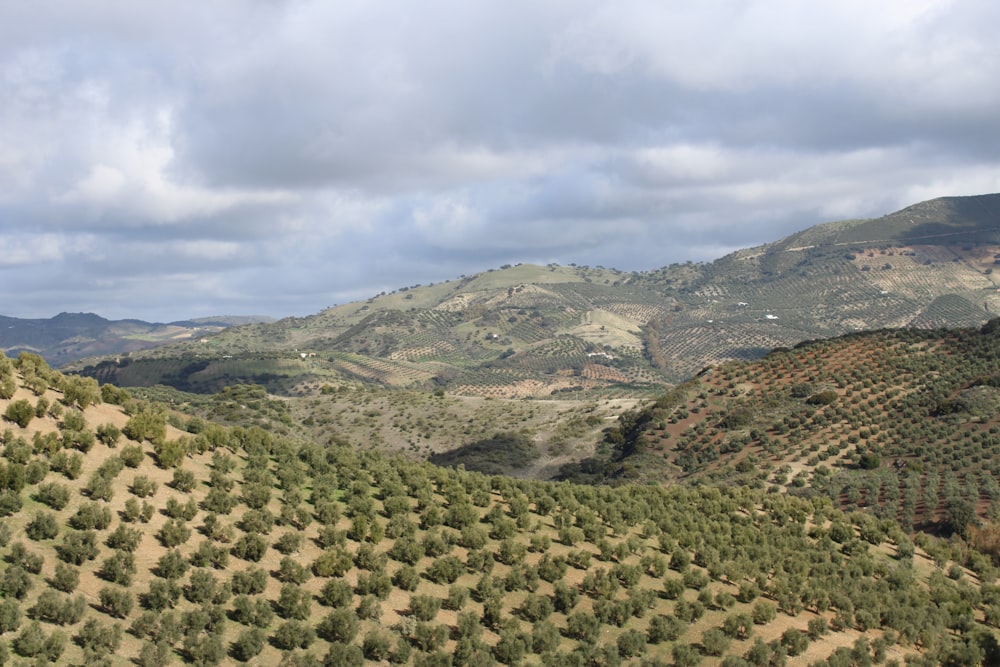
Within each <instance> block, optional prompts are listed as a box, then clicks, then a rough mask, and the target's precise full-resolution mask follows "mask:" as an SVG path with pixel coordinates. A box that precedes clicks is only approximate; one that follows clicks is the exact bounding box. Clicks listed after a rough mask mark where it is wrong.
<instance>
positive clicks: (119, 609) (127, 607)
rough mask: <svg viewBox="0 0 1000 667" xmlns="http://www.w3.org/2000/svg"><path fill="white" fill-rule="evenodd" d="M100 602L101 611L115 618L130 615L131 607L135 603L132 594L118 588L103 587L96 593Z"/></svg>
mask: <svg viewBox="0 0 1000 667" xmlns="http://www.w3.org/2000/svg"><path fill="white" fill-rule="evenodd" d="M98 598H99V599H100V602H101V609H103V610H104V612H105V613H106V614H108V615H110V616H114V617H115V618H125V617H126V616H128V615H129V614H130V613H132V605H133V604H134V603H135V600H134V598H133V597H132V594H131V593H129V592H128V591H127V590H124V589H122V588H118V587H111V586H105V587H104V588H102V589H101V590H100V592H99V593H98Z"/></svg>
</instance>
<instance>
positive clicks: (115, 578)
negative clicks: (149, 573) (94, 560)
mask: <svg viewBox="0 0 1000 667" xmlns="http://www.w3.org/2000/svg"><path fill="white" fill-rule="evenodd" d="M135 573H136V567H135V556H133V555H132V553H131V552H129V551H122V550H120V549H116V550H115V551H114V552H112V554H111V555H110V556H108V557H107V558H105V559H104V562H103V563H101V569H100V570H99V572H98V576H100V577H101V578H102V579H104V580H105V581H110V582H111V583H113V584H118V585H120V586H130V585H132V577H133V576H134V575H135Z"/></svg>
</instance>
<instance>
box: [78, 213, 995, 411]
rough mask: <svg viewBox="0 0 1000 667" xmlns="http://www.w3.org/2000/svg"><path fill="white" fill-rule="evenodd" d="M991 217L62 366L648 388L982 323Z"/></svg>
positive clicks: (605, 393)
mask: <svg viewBox="0 0 1000 667" xmlns="http://www.w3.org/2000/svg"><path fill="white" fill-rule="evenodd" d="M998 219H1000V195H983V196H979V197H958V198H954V197H952V198H944V199H937V200H932V201H929V202H924V203H921V204H917V205H915V206H911V207H909V208H906V209H904V210H902V211H899V212H897V213H893V214H891V215H887V216H884V217H882V218H877V219H873V220H854V221H843V222H834V223H829V224H825V225H818V226H816V227H812V228H810V229H806V230H803V231H802V232H799V233H796V234H793V235H792V236H789V237H788V238H785V239H782V240H779V241H777V242H775V243H771V244H767V245H764V246H760V247H757V248H750V249H746V250H741V251H738V252H735V253H733V254H731V255H728V256H726V257H723V258H721V259H719V260H717V261H714V262H711V263H706V264H691V263H688V264H675V265H671V266H667V267H664V268H662V269H658V270H653V271H644V272H623V271H617V270H613V269H604V268H600V267H597V268H594V267H577V266H568V267H567V266H558V265H549V266H544V267H543V266H531V265H517V266H504V267H501V268H499V269H496V270H490V271H486V272H483V273H480V274H477V275H473V276H464V277H462V278H460V279H457V280H452V281H446V282H443V283H439V284H436V285H413V286H410V287H406V288H401V289H399V290H397V291H395V292H392V293H390V294H379V295H375V296H373V297H372V298H370V299H368V300H366V301H364V302H357V303H351V304H346V305H342V306H336V307H333V308H330V309H327V310H325V311H323V312H321V313H318V314H316V315H313V316H310V317H304V318H288V319H285V320H281V321H279V322H275V323H269V324H255V325H249V326H242V327H233V328H229V329H226V330H225V331H222V332H220V333H218V334H217V335H214V336H203V337H198V338H195V339H191V340H188V341H186V342H180V343H175V344H171V345H168V346H164V347H159V348H156V349H153V350H145V351H137V352H133V353H132V354H129V355H127V356H125V357H121V358H115V359H108V358H104V359H101V358H91V359H87V360H84V361H81V362H78V363H76V364H73V365H72V366H69V367H67V368H69V369H72V370H75V371H81V372H83V373H84V374H86V375H90V376H92V377H96V378H98V379H100V380H101V381H102V382H104V381H106V382H112V383H114V384H118V385H127V386H151V385H155V384H166V385H170V386H173V387H175V388H178V389H181V390H184V391H190V392H199V393H213V392H217V391H219V390H220V389H222V388H223V387H225V386H228V385H231V384H234V383H256V384H261V385H263V386H265V387H267V389H268V390H269V391H270V392H271V393H274V394H280V395H283V396H295V395H300V394H312V395H315V394H316V392H317V391H318V390H319V388H320V387H322V386H323V385H325V384H334V385H336V384H342V383H351V382H362V383H368V384H372V385H378V386H383V387H390V388H393V387H406V388H411V389H424V390H428V389H436V388H443V389H445V390H446V391H448V392H450V393H454V394H461V395H467V396H483V397H494V398H524V397H531V398H549V397H554V396H555V397H562V398H578V399H586V400H593V399H600V398H606V397H620V396H633V397H634V396H642V395H651V394H653V393H655V392H657V391H659V388H660V387H662V386H663V385H664V384H670V383H679V382H683V381H684V380H685V379H687V378H688V377H690V376H691V375H693V374H695V373H697V372H698V371H699V370H700V369H701V368H704V367H705V366H707V365H710V364H718V363H722V362H725V361H728V360H752V359H757V358H760V357H761V356H763V355H764V354H766V353H767V351H768V350H770V349H772V348H774V347H782V346H785V347H788V346H792V345H795V344H797V343H799V342H801V341H803V340H810V339H816V338H827V337H832V336H839V335H843V334H846V333H851V332H855V331H864V330H874V329H881V328H894V327H916V328H936V327H944V326H948V327H956V326H979V325H981V324H983V323H984V322H986V320H988V319H989V318H990V317H991V316H993V315H995V314H997V313H1000V292H998V289H1000V283H998V282H997V278H996V277H995V276H994V275H993V268H994V266H996V262H998V261H1000V237H998V234H1000V232H998V231H997V230H998V229H1000V225H998V224H997V223H998Z"/></svg>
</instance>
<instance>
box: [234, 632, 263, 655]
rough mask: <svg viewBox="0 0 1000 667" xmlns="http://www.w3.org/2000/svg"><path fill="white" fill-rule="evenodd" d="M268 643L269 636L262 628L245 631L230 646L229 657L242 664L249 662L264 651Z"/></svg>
mask: <svg viewBox="0 0 1000 667" xmlns="http://www.w3.org/2000/svg"><path fill="white" fill-rule="evenodd" d="M266 641H267V635H266V634H265V633H264V631H263V630H261V629H260V628H250V629H248V630H244V631H243V632H241V633H240V634H239V636H238V637H237V638H236V640H235V641H234V642H233V644H232V646H230V648H229V655H231V656H232V657H233V658H235V659H236V660H239V661H240V662H247V661H249V660H250V659H251V658H254V657H256V656H257V655H258V654H260V652H261V651H263V650H264V644H265V643H266Z"/></svg>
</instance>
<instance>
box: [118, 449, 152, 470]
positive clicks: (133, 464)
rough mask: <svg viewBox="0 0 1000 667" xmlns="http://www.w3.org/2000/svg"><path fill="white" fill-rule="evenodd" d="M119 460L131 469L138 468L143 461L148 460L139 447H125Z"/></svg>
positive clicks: (119, 455)
mask: <svg viewBox="0 0 1000 667" xmlns="http://www.w3.org/2000/svg"><path fill="white" fill-rule="evenodd" d="M118 458H120V459H121V461H122V463H124V464H125V465H127V466H128V467H129V468H138V467H139V465H140V464H141V463H142V461H143V459H145V458H146V454H145V452H143V451H142V447H140V446H139V445H125V446H124V447H122V451H121V452H120V453H119V454H118Z"/></svg>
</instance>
